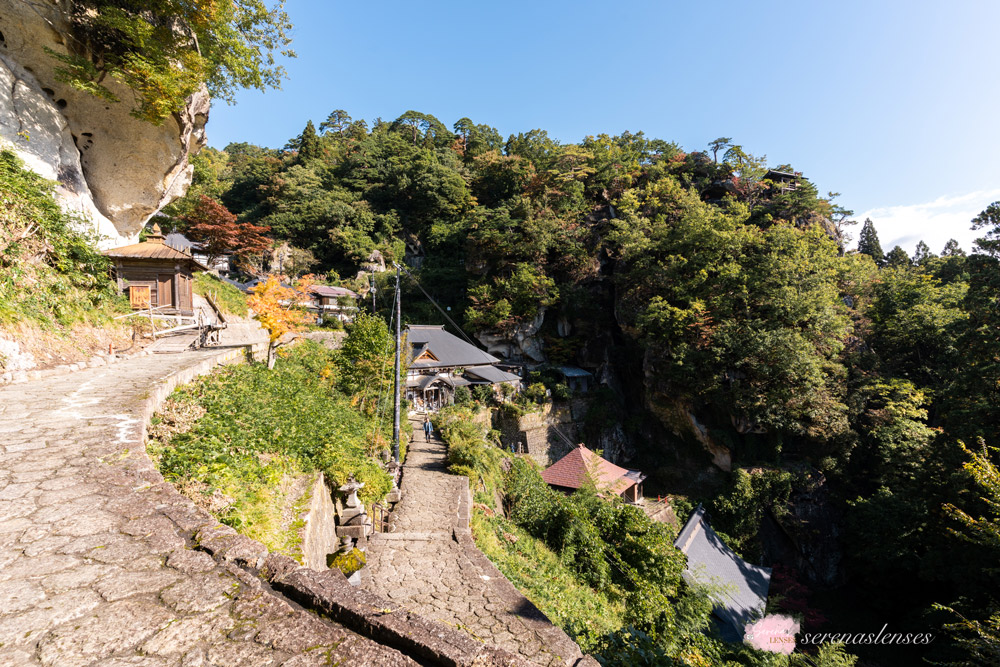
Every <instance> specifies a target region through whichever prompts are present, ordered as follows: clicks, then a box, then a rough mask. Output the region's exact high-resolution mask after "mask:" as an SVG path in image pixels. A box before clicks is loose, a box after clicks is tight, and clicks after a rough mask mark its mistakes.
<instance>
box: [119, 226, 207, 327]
mask: <svg viewBox="0 0 1000 667" xmlns="http://www.w3.org/2000/svg"><path fill="white" fill-rule="evenodd" d="M104 254H105V255H106V256H107V257H109V258H110V259H111V260H112V261H113V262H114V265H115V268H114V271H115V280H117V282H118V288H119V289H120V290H121V291H122V292H123V293H125V294H127V295H128V297H129V301H130V302H131V304H132V308H134V309H142V310H145V309H147V308H153V309H155V310H156V311H157V312H159V313H164V314H172V315H173V314H178V315H193V314H194V297H193V293H192V280H193V278H194V273H195V271H207V270H208V269H207V268H206V267H205V265H204V264H202V263H201V262H199V261H198V260H196V259H194V258H193V257H192V256H191V255H188V254H187V253H185V252H181V251H180V250H177V249H176V248H172V247H170V246H168V245H167V244H166V243H164V238H163V234H162V233H161V232H160V227H159V225H153V230H152V233H150V235H149V236H147V237H146V240H145V241H143V242H142V243H136V244H133V245H127V246H122V247H121V248H112V249H111V250H106V251H104Z"/></svg>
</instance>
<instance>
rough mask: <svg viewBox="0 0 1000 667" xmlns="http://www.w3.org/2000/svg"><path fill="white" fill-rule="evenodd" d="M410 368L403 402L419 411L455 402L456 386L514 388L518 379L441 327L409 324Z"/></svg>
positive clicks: (496, 389) (519, 384) (496, 388)
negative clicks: (504, 386)
mask: <svg viewBox="0 0 1000 667" xmlns="http://www.w3.org/2000/svg"><path fill="white" fill-rule="evenodd" d="M406 340H407V341H408V342H409V346H410V354H409V359H410V365H409V369H408V370H407V374H406V400H408V401H410V404H411V405H412V406H413V408H414V409H416V410H418V411H434V410H437V409H439V408H442V407H444V406H446V405H449V404H451V403H452V402H454V399H455V390H456V389H458V388H459V387H470V388H471V387H476V386H481V385H486V386H490V387H492V388H493V390H494V391H499V388H500V386H501V385H505V384H506V385H510V386H512V387H513V388H515V389H517V388H520V386H521V378H520V376H518V375H514V374H513V373H508V372H507V371H505V370H502V369H500V368H497V366H496V364H498V363H500V359H497V358H496V357H494V356H493V355H492V354H488V353H486V352H484V351H482V350H480V349H479V348H478V347H476V346H475V345H472V344H470V343H467V342H466V341H464V340H462V339H461V338H459V337H458V336H453V335H452V334H450V333H448V332H447V331H445V330H444V326H442V325H426V324H410V325H408V326H407V327H406Z"/></svg>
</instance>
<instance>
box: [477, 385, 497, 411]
mask: <svg viewBox="0 0 1000 667" xmlns="http://www.w3.org/2000/svg"><path fill="white" fill-rule="evenodd" d="M472 398H474V399H475V400H476V401H478V402H479V403H481V404H483V405H488V406H491V405H494V404H496V394H494V393H493V387H491V386H490V385H488V384H478V385H476V386H475V387H473V388H472Z"/></svg>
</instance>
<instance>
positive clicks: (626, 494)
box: [542, 445, 646, 503]
mask: <svg viewBox="0 0 1000 667" xmlns="http://www.w3.org/2000/svg"><path fill="white" fill-rule="evenodd" d="M590 476H593V477H595V478H596V479H594V480H593V481H594V485H595V486H597V490H598V491H599V492H601V493H611V494H614V495H616V496H621V497H622V498H623V499H624V500H625V502H627V503H638V502H641V500H642V482H643V480H644V479H646V476H645V475H643V474H642V473H641V472H639V471H638V470H628V469H626V468H622V467H619V466H616V465H615V464H614V463H611V462H610V461H608V460H606V459H604V458H602V457H600V456H598V455H597V454H595V453H594V452H592V451H590V450H589V449H587V448H586V447H584V446H583V445H577V446H576V447H574V448H573V450H572V451H571V452H570V453H569V454H567V455H566V456H564V457H562V458H561V459H559V460H558V461H556V462H555V463H553V464H552V465H550V466H549V467H548V468H546V469H545V470H543V471H542V479H544V480H545V483H546V484H548V485H549V486H551V487H553V488H555V489H557V490H559V491H565V492H567V493H569V492H570V491H574V490H576V489H579V488H580V487H581V486H583V485H584V484H585V483H586V482H587V478H588V477H590Z"/></svg>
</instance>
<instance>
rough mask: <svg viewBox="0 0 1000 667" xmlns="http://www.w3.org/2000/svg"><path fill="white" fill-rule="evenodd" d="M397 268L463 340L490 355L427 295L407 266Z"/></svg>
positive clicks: (399, 265)
mask: <svg viewBox="0 0 1000 667" xmlns="http://www.w3.org/2000/svg"><path fill="white" fill-rule="evenodd" d="M396 266H397V267H399V268H400V269H402V270H403V272H404V273H406V275H407V276H409V277H410V280H412V281H413V282H414V283H416V285H417V287H418V288H419V289H420V291H421V292H423V294H424V296H425V297H427V300H428V301H430V302H431V303H432V304H433V305H434V307H435V308H437V309H438V312H440V313H441V314H442V315H443V316H444V319H446V320H448V323H449V324H451V326H453V327H454V328H455V330H456V331H458V333H460V334H462V338H464V339H465V340H466V341H468V343H469V345H472V346H473V347H474V348H476V349H477V350H479V351H480V352H482V353H483V354H488V353H487V352H484V351H483V350H482V349H480V347H479V344H477V343H476V342H475V341H473V340H472V339H471V338H469V336H468V335H467V334H466V333H465V331H464V330H462V327H460V326H458V324H456V323H455V320H453V319H451V317H450V316H449V315H448V313H446V312H445V310H444V308H442V307H441V306H440V305H439V304H438V302H437V301H435V300H434V297H432V296H431V295H430V294H428V293H427V290H425V289H424V286H423V285H421V284H420V281H419V280H417V277H416V276H414V275H413V274H412V273H410V270H409V269H407V268H406V267H405V266H403V265H401V264H396Z"/></svg>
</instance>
